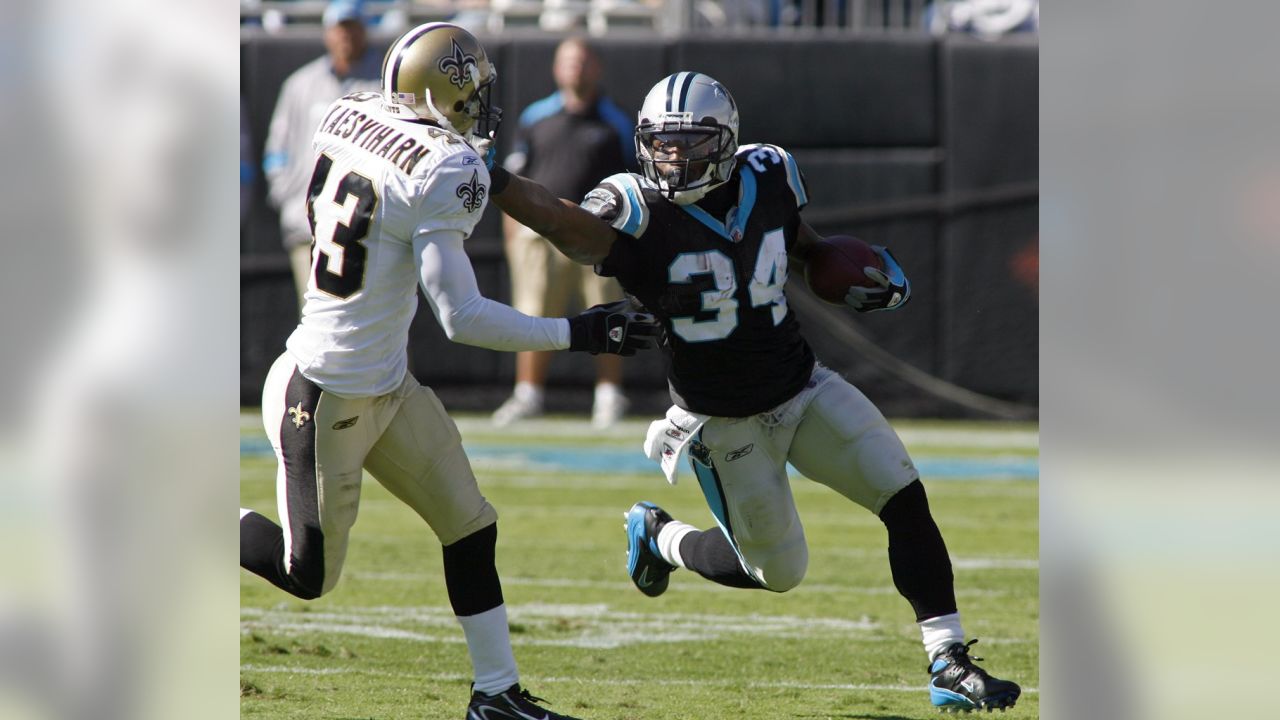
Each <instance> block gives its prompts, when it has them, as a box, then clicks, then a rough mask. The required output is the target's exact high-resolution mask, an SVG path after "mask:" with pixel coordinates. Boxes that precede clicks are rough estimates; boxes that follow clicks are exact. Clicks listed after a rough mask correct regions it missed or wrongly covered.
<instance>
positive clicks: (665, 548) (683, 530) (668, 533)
mask: <svg viewBox="0 0 1280 720" xmlns="http://www.w3.org/2000/svg"><path fill="white" fill-rule="evenodd" d="M697 529H698V528H696V527H694V526H692V525H690V524H689V523H686V522H680V521H679V520H672V521H671V522H669V523H667V524H666V525H663V526H662V529H661V530H659V531H658V554H659V555H661V556H662V559H663V560H666V561H667V562H669V563H671V564H672V565H675V566H676V567H682V568H687V567H688V566H687V565H685V564H684V559H683V558H681V557H680V541H681V540H683V539H684V536H685V535H688V534H689V533H691V532H693V531H694V530H697Z"/></svg>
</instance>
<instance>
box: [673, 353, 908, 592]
mask: <svg viewBox="0 0 1280 720" xmlns="http://www.w3.org/2000/svg"><path fill="white" fill-rule="evenodd" d="M689 460H690V464H691V465H692V466H693V470H694V473H695V474H696V475H697V477H698V483H699V484H700V485H701V486H702V492H703V495H705V496H706V498H707V504H708V505H709V506H710V508H711V512H712V514H713V515H715V517H716V521H717V522H718V523H719V524H720V528H721V529H722V530H723V531H724V533H725V535H726V536H727V537H728V538H729V541H730V542H731V543H733V546H734V548H735V549H736V550H737V552H738V557H739V559H740V560H741V562H742V565H743V568H744V569H745V570H746V571H747V572H748V573H750V574H751V575H752V576H753V577H754V578H755V579H756V580H757V581H758V582H759V583H760V584H761V585H763V586H764V587H766V588H768V589H770V590H774V591H776V592H783V591H786V590H790V589H791V588H793V587H795V586H796V585H799V584H800V581H801V580H802V579H803V578H804V573H805V570H806V569H807V567H808V564H809V551H808V547H807V546H806V544H805V539H804V528H803V527H802V526H801V524H800V517H799V516H798V515H797V514H796V505H795V499H794V498H793V497H792V495H791V483H790V480H789V479H788V477H787V462H788V461H790V462H791V463H792V464H793V465H795V467H796V469H797V470H799V471H800V472H801V473H803V474H804V476H805V477H807V478H809V479H811V480H814V481H816V482H819V483H822V484H823V485H826V486H827V487H829V488H831V489H832V490H835V491H836V492H838V493H840V494H841V495H843V496H845V497H847V498H849V499H850V500H852V501H854V502H855V503H857V504H859V505H861V506H863V507H865V508H866V509H868V510H870V511H871V512H873V513H876V514H879V512H880V510H881V509H882V508H883V507H884V505H885V503H887V502H888V501H889V498H891V497H893V495H894V494H895V493H897V492H898V491H899V490H901V489H902V488H904V487H906V486H907V485H909V484H911V483H912V482H914V481H915V480H917V479H918V478H919V473H918V472H917V471H916V468H915V465H914V464H913V463H912V462H911V458H910V457H909V456H908V455H907V450H906V448H905V447H903V445H902V441H901V440H900V439H899V438H898V435H897V433H895V432H894V431H893V428H892V427H890V426H889V423H888V422H887V421H886V420H885V418H884V415H882V414H881V413H880V410H879V409H877V408H876V406H875V405H874V404H872V402H871V401H870V400H868V399H867V397H866V396H865V395H863V394H862V393H861V392H859V391H858V389H857V388H855V387H854V386H853V385H850V384H849V383H848V382H847V381H846V380H845V379H844V378H842V377H840V375H839V374H837V373H835V372H833V371H832V370H830V369H828V368H826V367H823V366H822V365H817V366H816V367H815V368H814V371H813V376H812V377H811V378H810V379H809V383H808V385H807V386H806V387H805V389H803V390H801V391H800V392H799V393H798V394H797V395H796V396H795V397H793V398H791V399H790V400H788V401H787V402H785V403H783V404H782V405H779V406H778V407H776V408H774V409H773V410H771V411H769V412H765V413H761V414H759V415H755V416H752V417H747V418H722V417H712V418H711V419H709V420H708V421H707V422H706V424H705V425H703V426H702V429H701V430H700V431H699V432H698V434H697V435H695V436H694V438H693V441H692V442H690V444H689Z"/></svg>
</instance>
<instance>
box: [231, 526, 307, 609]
mask: <svg viewBox="0 0 1280 720" xmlns="http://www.w3.org/2000/svg"><path fill="white" fill-rule="evenodd" d="M240 567H242V568H244V569H245V570H248V571H249V572H251V573H253V574H254V575H258V576H261V577H263V578H265V579H266V580H267V581H268V582H270V583H271V584H272V585H275V586H276V587H278V588H280V589H281V590H284V591H285V592H287V593H289V594H290V595H294V596H296V597H300V598H302V599H303V600H314V599H316V598H318V597H320V587H319V585H318V583H315V582H308V583H302V582H299V579H298V578H295V577H290V576H289V575H288V574H287V573H286V572H285V568H284V530H282V529H281V528H280V526H279V525H277V524H275V523H274V522H271V521H270V520H268V519H267V518H266V517H265V516H263V515H261V514H259V513H256V512H249V513H245V516H244V517H242V518H240ZM309 575H310V574H308V576H309Z"/></svg>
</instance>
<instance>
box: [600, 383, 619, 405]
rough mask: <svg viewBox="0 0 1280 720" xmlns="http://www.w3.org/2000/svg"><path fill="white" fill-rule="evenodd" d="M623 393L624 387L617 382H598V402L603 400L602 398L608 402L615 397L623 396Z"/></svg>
mask: <svg viewBox="0 0 1280 720" xmlns="http://www.w3.org/2000/svg"><path fill="white" fill-rule="evenodd" d="M621 395H622V388H620V387H618V384H617V383H611V382H598V383H596V397H595V401H596V402H597V403H598V402H601V401H602V400H603V401H606V402H607V401H610V400H613V399H615V398H618V397H621Z"/></svg>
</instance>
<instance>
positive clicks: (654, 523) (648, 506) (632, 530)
mask: <svg viewBox="0 0 1280 720" xmlns="http://www.w3.org/2000/svg"><path fill="white" fill-rule="evenodd" d="M669 522H671V516H670V515H668V514H667V511H666V510H663V509H662V508H660V507H658V506H657V505H654V504H653V503H651V502H638V503H636V504H635V505H632V506H631V510H629V511H628V512H627V572H628V573H629V574H630V575H631V582H633V583H635V584H636V587H637V588H639V590H640V592H642V593H644V594H645V595H648V596H649V597H658V596H659V595H661V594H662V593H664V592H666V591H667V583H668V582H669V581H670V579H671V571H672V570H675V569H676V566H675V565H672V564H671V563H669V562H667V561H666V560H663V559H662V555H660V554H659V553H658V531H659V530H661V529H662V526H663V525H666V524H667V523H669Z"/></svg>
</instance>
